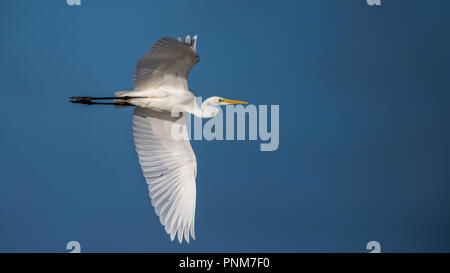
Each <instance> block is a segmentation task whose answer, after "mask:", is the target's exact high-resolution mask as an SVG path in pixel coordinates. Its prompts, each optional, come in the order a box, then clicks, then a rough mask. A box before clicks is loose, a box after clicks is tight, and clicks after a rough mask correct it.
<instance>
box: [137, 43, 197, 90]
mask: <svg viewBox="0 0 450 273" xmlns="http://www.w3.org/2000/svg"><path fill="white" fill-rule="evenodd" d="M196 45H197V35H196V36H194V37H193V39H192V41H191V38H190V36H186V39H185V41H184V42H183V41H181V39H180V38H178V40H175V39H172V38H161V39H160V40H159V41H157V42H156V43H155V44H154V45H153V47H152V48H151V49H150V52H148V53H147V54H145V55H144V56H142V57H141V58H140V59H139V61H138V62H137V64H136V68H135V70H134V90H136V91H141V90H148V89H150V88H156V87H159V86H163V85H166V86H170V87H173V88H177V89H185V90H189V87H188V82H187V77H188V74H189V71H190V70H191V68H192V67H193V66H194V65H195V64H196V63H198V61H199V60H200V58H199V57H198V54H197V50H196Z"/></svg>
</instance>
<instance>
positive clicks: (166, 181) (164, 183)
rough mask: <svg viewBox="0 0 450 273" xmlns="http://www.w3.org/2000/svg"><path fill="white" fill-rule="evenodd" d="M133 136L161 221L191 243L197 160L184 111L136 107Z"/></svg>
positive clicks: (173, 232)
mask: <svg viewBox="0 0 450 273" xmlns="http://www.w3.org/2000/svg"><path fill="white" fill-rule="evenodd" d="M174 132H175V133H174ZM180 132H181V133H180ZM177 134H178V135H179V136H181V137H178V136H177ZM133 136H134V142H135V145H136V151H137V153H138V156H139V163H140V164H141V167H142V171H143V173H144V176H145V179H146V181H147V184H148V189H149V192H150V198H151V201H152V205H153V206H154V207H155V212H156V214H157V215H158V216H159V220H160V221H161V224H162V225H164V227H165V230H166V232H167V233H168V234H170V238H171V240H173V239H174V238H175V234H176V233H178V241H179V242H180V243H181V242H182V240H183V236H184V238H185V240H186V241H187V242H188V243H189V233H190V235H191V237H192V238H194V239H195V232H194V220H195V198H196V188H195V176H196V168H197V161H196V158H195V154H194V152H193V150H192V147H191V144H190V142H189V139H188V138H187V130H186V118H185V116H184V114H183V116H181V117H171V115H170V113H169V112H156V111H153V110H151V109H148V108H141V107H136V109H135V111H134V117H133ZM174 136H175V137H174Z"/></svg>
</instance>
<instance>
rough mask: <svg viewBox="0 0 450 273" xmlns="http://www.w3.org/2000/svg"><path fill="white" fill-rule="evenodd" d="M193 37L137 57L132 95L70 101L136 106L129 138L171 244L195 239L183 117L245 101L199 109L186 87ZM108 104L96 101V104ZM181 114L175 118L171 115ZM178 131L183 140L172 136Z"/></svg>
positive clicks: (190, 155) (193, 170) (194, 59)
mask: <svg viewBox="0 0 450 273" xmlns="http://www.w3.org/2000/svg"><path fill="white" fill-rule="evenodd" d="M196 45H197V36H194V37H193V38H192V40H191V38H190V36H189V35H188V36H186V38H185V40H184V41H182V40H181V38H178V40H175V39H172V38H162V39H160V40H159V41H157V42H156V43H155V44H154V45H153V47H152V48H151V49H150V52H148V53H147V54H145V55H144V56H142V57H141V58H140V59H139V61H138V62H137V65H136V68H135V71H134V90H133V91H118V92H116V93H115V96H114V97H72V98H71V102H74V103H84V104H113V105H118V106H136V109H135V111H134V117H133V136H134V142H135V146H136V151H137V153H138V157H139V163H140V164H141V168H142V172H143V174H144V177H145V179H146V181H147V184H148V190H149V195H150V198H151V203H152V205H153V207H154V208H155V212H156V214H157V215H158V216H159V220H160V222H161V224H162V225H163V226H164V227H165V231H166V232H167V233H168V234H169V235H170V239H171V240H173V239H174V238H175V236H177V238H178V241H179V242H180V243H181V242H182V241H183V237H184V239H185V240H186V242H188V243H189V238H190V236H191V237H192V238H193V239H195V231H194V220H195V202H196V201H195V200H196V185H195V178H196V175H197V161H196V158H195V154H194V152H193V150H192V147H191V144H190V142H189V139H188V137H187V130H186V117H187V116H186V113H191V114H193V115H195V116H198V117H201V118H211V117H214V116H215V115H216V114H217V113H218V111H219V109H218V106H220V105H226V104H246V103H247V102H244V101H237V100H229V99H225V98H222V97H210V98H208V99H206V100H205V101H204V102H203V103H202V104H201V105H198V103H197V100H195V99H194V98H195V95H194V93H192V92H191V91H190V90H189V87H188V81H187V78H188V74H189V71H190V70H191V68H192V67H193V66H194V65H195V64H196V63H198V61H199V57H198V54H197V49H196ZM108 99H110V100H113V102H97V100H108ZM174 111H176V112H179V113H181V114H180V115H177V116H174V115H173V112H174ZM174 126H179V129H182V130H181V131H182V132H184V133H183V134H184V135H183V137H182V138H176V137H174V136H173V134H172V128H174Z"/></svg>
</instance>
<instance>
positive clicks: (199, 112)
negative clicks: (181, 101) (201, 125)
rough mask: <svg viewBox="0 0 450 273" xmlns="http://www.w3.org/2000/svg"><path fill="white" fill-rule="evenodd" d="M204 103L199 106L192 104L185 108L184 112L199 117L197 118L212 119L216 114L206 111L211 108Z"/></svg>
mask: <svg viewBox="0 0 450 273" xmlns="http://www.w3.org/2000/svg"><path fill="white" fill-rule="evenodd" d="M205 102H206V101H204V102H203V103H202V104H201V105H200V104H198V103H195V102H193V103H192V104H191V105H189V106H188V107H186V108H185V111H186V112H189V113H190V114H192V115H194V116H196V117H199V118H212V117H214V116H215V115H216V112H212V111H208V110H211V109H208V108H209V107H213V106H211V105H209V103H207V102H206V103H205Z"/></svg>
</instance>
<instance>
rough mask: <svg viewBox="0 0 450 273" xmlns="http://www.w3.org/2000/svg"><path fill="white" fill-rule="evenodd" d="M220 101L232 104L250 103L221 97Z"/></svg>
mask: <svg viewBox="0 0 450 273" xmlns="http://www.w3.org/2000/svg"><path fill="white" fill-rule="evenodd" d="M219 102H226V103H230V104H248V102H246V101H240V100H229V99H220V100H219Z"/></svg>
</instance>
